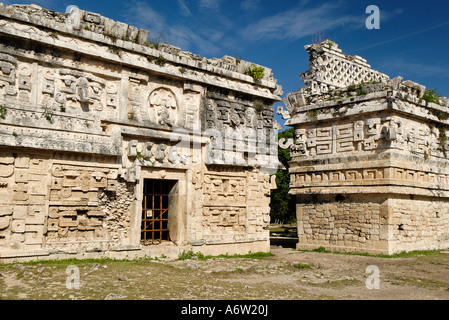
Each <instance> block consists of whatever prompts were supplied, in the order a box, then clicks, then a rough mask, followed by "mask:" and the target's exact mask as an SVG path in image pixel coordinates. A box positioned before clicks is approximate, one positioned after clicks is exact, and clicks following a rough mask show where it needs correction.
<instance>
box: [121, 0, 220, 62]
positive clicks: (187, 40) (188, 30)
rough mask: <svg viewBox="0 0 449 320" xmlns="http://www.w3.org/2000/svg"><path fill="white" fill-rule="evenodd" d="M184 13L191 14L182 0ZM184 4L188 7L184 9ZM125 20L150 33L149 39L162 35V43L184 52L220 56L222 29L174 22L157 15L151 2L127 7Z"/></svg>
mask: <svg viewBox="0 0 449 320" xmlns="http://www.w3.org/2000/svg"><path fill="white" fill-rule="evenodd" d="M178 4H179V5H180V8H181V14H183V15H184V16H187V15H189V14H190V15H192V16H193V14H192V12H191V11H190V10H189V8H188V7H187V5H186V3H185V2H184V1H183V0H179V1H178ZM183 5H185V8H184V7H183ZM123 17H124V19H125V21H124V22H126V23H129V24H132V25H135V26H137V27H139V28H144V29H147V30H149V31H150V39H151V38H152V37H154V36H158V35H161V38H162V40H163V41H167V42H168V43H169V44H172V45H174V46H178V47H180V48H181V49H182V50H188V51H196V52H198V51H199V52H201V54H204V55H214V54H218V53H220V51H221V49H220V47H219V46H218V45H216V44H214V43H216V42H219V40H220V39H221V38H222V37H223V34H224V33H223V30H222V29H220V28H219V27H216V26H214V27H210V26H205V25H202V24H201V22H200V21H197V20H196V19H190V18H189V20H188V21H189V22H188V24H187V25H184V24H180V22H178V21H177V22H176V23H171V22H169V21H167V18H166V17H165V16H163V15H162V14H160V13H158V12H156V11H155V10H154V9H153V8H152V7H151V6H150V5H149V4H148V3H145V2H142V1H136V2H132V3H130V4H129V5H128V6H127V9H126V10H125V12H124V14H123Z"/></svg>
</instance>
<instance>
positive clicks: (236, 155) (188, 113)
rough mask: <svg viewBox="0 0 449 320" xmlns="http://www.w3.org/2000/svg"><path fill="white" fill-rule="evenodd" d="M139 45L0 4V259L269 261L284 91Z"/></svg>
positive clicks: (267, 77) (94, 21) (246, 67)
mask: <svg viewBox="0 0 449 320" xmlns="http://www.w3.org/2000/svg"><path fill="white" fill-rule="evenodd" d="M148 38H149V32H148V31H146V30H139V29H137V28H136V27H133V26H130V25H127V24H124V23H121V22H116V21H112V20H111V19H108V18H106V17H103V16H101V15H99V14H96V13H92V12H87V11H83V10H80V9H77V8H73V9H72V10H71V12H70V13H66V14H63V13H56V12H52V11H49V10H46V9H43V8H41V7H38V6H35V5H11V6H7V5H3V4H0V259H1V260H2V261H8V260H20V259H54V258H67V257H69V258H70V257H76V258H82V257H112V258H115V257H129V258H133V257H143V256H160V255H166V256H170V255H175V256H177V255H178V254H179V253H181V252H183V251H189V250H192V251H194V252H202V253H204V254H220V253H229V254H232V253H247V252H249V251H252V252H260V251H269V234H268V231H267V230H265V229H264V228H265V227H266V226H267V225H268V224H269V221H270V217H269V210H270V209H269V201H270V200H269V195H270V190H271V189H273V188H275V183H274V179H273V178H272V177H270V175H269V172H270V170H276V169H277V165H278V164H277V141H276V139H275V130H274V129H275V128H276V122H275V121H274V118H273V113H274V112H273V109H272V105H273V103H274V102H276V101H280V100H281V99H280V96H281V95H282V89H281V87H280V86H278V85H277V84H276V80H275V79H274V78H273V75H272V73H271V70H270V69H268V68H266V67H262V66H258V65H255V64H252V63H250V62H247V61H243V60H240V59H236V58H234V57H230V56H225V57H223V58H221V59H206V58H203V57H200V56H198V55H195V54H192V53H190V52H186V51H182V50H181V49H180V48H177V47H174V46H170V45H167V44H162V43H160V44H152V43H149V42H148ZM256 68H257V70H258V71H259V73H258V74H259V75H260V71H263V77H262V78H260V77H256V76H254V74H252V73H251V71H252V70H255V69H256ZM430 157H434V154H430ZM298 179H299V178H298ZM298 181H299V180H298ZM442 214H443V212H442Z"/></svg>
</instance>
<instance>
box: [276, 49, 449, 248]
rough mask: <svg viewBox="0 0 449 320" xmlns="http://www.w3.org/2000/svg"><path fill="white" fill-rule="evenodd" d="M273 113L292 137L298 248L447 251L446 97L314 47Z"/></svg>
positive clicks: (448, 154) (448, 146)
mask: <svg viewBox="0 0 449 320" xmlns="http://www.w3.org/2000/svg"><path fill="white" fill-rule="evenodd" d="M305 49H306V50H307V52H308V53H309V60H310V69H309V71H307V72H306V73H305V74H302V75H301V76H302V80H303V81H304V83H305V86H304V87H303V88H301V89H300V90H299V91H297V92H293V93H289V94H288V95H287V96H286V98H285V99H284V103H285V106H286V108H287V110H286V111H285V110H283V109H282V107H281V108H279V110H278V113H279V114H282V115H283V117H284V119H285V120H287V121H286V125H289V126H293V127H294V129H295V135H294V139H292V140H290V141H280V143H281V145H282V146H283V147H284V148H287V147H290V150H291V158H292V160H291V165H290V173H291V184H290V185H291V193H292V194H294V195H296V200H297V201H296V202H297V209H296V210H297V220H298V235H299V242H298V245H297V247H298V248H301V249H316V248H319V247H324V248H326V249H328V250H337V251H358V252H371V253H384V254H393V253H397V252H401V251H411V250H421V249H441V248H448V247H449V201H448V200H449V169H448V168H449V140H448V139H447V135H448V133H449V120H448V119H449V109H448V104H449V99H448V98H441V97H436V96H432V95H431V94H430V96H429V92H426V88H425V87H424V86H422V85H419V84H417V83H414V82H412V81H403V79H402V78H400V77H398V78H395V79H390V78H389V77H388V76H387V75H385V74H382V73H380V72H377V71H375V70H372V69H371V68H370V66H369V65H368V64H367V61H366V60H364V59H363V58H361V57H359V56H348V55H345V54H343V53H342V51H341V50H340V49H339V48H338V45H337V44H336V43H334V42H331V41H324V42H322V43H317V44H313V45H309V46H306V47H305Z"/></svg>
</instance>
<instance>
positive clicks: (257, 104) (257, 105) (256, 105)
mask: <svg viewBox="0 0 449 320" xmlns="http://www.w3.org/2000/svg"><path fill="white" fill-rule="evenodd" d="M253 107H254V109H255V110H256V112H258V113H261V112H262V111H263V110H264V109H265V104H264V103H263V101H262V100H255V101H254V102H253Z"/></svg>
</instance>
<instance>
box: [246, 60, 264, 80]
mask: <svg viewBox="0 0 449 320" xmlns="http://www.w3.org/2000/svg"><path fill="white" fill-rule="evenodd" d="M248 74H249V75H250V76H251V77H253V79H254V80H257V81H259V80H262V79H263V77H264V76H265V68H264V67H256V66H255V65H254V64H252V65H251V67H249V69H248Z"/></svg>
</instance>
